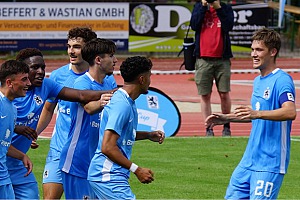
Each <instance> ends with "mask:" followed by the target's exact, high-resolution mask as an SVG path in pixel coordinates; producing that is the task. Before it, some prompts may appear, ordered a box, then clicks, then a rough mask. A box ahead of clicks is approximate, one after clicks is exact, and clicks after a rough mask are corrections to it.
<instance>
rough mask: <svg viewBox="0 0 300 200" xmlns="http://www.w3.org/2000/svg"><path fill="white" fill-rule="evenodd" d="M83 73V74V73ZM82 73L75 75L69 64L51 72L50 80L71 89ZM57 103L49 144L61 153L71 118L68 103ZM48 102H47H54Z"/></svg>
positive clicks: (62, 101) (58, 101) (60, 101)
mask: <svg viewBox="0 0 300 200" xmlns="http://www.w3.org/2000/svg"><path fill="white" fill-rule="evenodd" d="M84 73H85V72H84ZM84 73H80V74H76V73H75V72H74V71H73V70H72V67H71V64H67V65H65V66H62V67H60V68H58V69H56V70H54V71H53V72H51V75H50V79H52V80H54V81H55V82H56V83H58V84H60V85H62V86H65V87H70V88H73V85H74V81H75V79H77V78H78V77H79V76H81V75H83V74H84ZM55 101H56V102H57V108H58V110H57V116H56V122H55V127H54V130H53V133H52V138H51V142H50V149H54V150H56V151H58V152H61V150H62V148H63V146H64V145H65V143H66V141H67V138H68V134H69V131H70V124H71V117H70V106H71V102H70V101H64V100H61V99H56V100H55ZM55 101H53V100H49V102H52V103H53V102H55Z"/></svg>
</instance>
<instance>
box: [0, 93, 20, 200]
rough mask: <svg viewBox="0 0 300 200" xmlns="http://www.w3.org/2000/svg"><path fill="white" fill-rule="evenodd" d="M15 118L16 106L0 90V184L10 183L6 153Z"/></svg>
mask: <svg viewBox="0 0 300 200" xmlns="http://www.w3.org/2000/svg"><path fill="white" fill-rule="evenodd" d="M16 119H17V109H16V107H15V106H14V105H13V104H12V102H11V101H10V100H9V99H7V98H6V97H5V96H4V94H3V93H2V92H0V127H1V128H0V186H3V185H7V184H11V180H10V178H9V174H8V170H7V166H6V154H7V151H8V148H9V146H10V143H11V139H12V136H13V131H14V128H15V121H16ZM0 196H1V194H0Z"/></svg>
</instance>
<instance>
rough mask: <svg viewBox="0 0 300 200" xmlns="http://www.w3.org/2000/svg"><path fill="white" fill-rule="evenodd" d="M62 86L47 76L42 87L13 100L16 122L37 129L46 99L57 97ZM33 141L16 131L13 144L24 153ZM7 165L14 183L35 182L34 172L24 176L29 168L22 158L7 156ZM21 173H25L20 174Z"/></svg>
mask: <svg viewBox="0 0 300 200" xmlns="http://www.w3.org/2000/svg"><path fill="white" fill-rule="evenodd" d="M62 88H63V87H62V86H60V85H59V84H57V83H55V82H54V81H52V80H50V79H48V78H45V79H44V81H43V84H42V86H41V87H34V88H33V89H32V90H29V91H27V92H26V96H25V97H20V98H16V99H15V100H14V101H13V103H14V104H15V106H16V107H17V111H18V116H17V121H16V124H17V125H25V126H29V127H31V128H33V129H36V127H37V123H38V120H39V118H40V114H41V112H42V109H43V106H44V103H45V101H46V100H47V99H49V98H56V97H57V95H58V93H59V92H60V91H61V90H62ZM31 141H32V140H29V139H28V138H26V137H25V136H22V135H18V134H16V133H14V134H13V138H12V145H13V146H14V147H16V148H17V149H18V150H20V151H22V152H23V153H27V151H28V150H29V148H30V145H31ZM7 167H8V170H9V173H10V177H11V180H12V183H13V185H15V184H23V183H28V182H35V178H34V175H33V173H30V174H29V175H28V176H27V177H24V174H25V173H26V172H27V169H26V168H25V167H24V165H23V162H22V161H21V160H18V159H15V158H11V157H7ZM19 174H23V175H22V176H20V175H19ZM16 198H17V196H16Z"/></svg>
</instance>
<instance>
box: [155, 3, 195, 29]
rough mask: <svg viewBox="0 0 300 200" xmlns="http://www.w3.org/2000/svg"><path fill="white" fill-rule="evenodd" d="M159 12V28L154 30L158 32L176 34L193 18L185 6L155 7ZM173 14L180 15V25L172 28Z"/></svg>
mask: <svg viewBox="0 0 300 200" xmlns="http://www.w3.org/2000/svg"><path fill="white" fill-rule="evenodd" d="M155 9H156V10H157V11H158V16H157V27H156V28H154V31H156V32H176V31H177V29H178V27H179V26H180V25H181V24H183V23H185V22H187V21H189V20H190V18H191V11H190V10H189V9H188V8H186V7H183V6H170V5H166V6H155ZM171 12H176V13H177V14H178V18H179V19H178V23H177V25H176V26H173V27H171V24H170V22H171Z"/></svg>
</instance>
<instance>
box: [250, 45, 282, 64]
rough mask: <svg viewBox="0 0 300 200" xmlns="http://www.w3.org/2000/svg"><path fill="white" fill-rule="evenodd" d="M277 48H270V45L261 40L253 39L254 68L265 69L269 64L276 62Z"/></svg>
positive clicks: (252, 55)
mask: <svg viewBox="0 0 300 200" xmlns="http://www.w3.org/2000/svg"><path fill="white" fill-rule="evenodd" d="M276 53H277V50H276V49H275V48H273V49H271V50H270V49H268V47H267V46H266V45H265V44H264V42H263V41H261V40H253V42H252V45H251V57H252V59H253V68H254V69H259V70H264V69H266V68H267V67H268V66H270V65H272V64H274V63H275V55H276Z"/></svg>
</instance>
